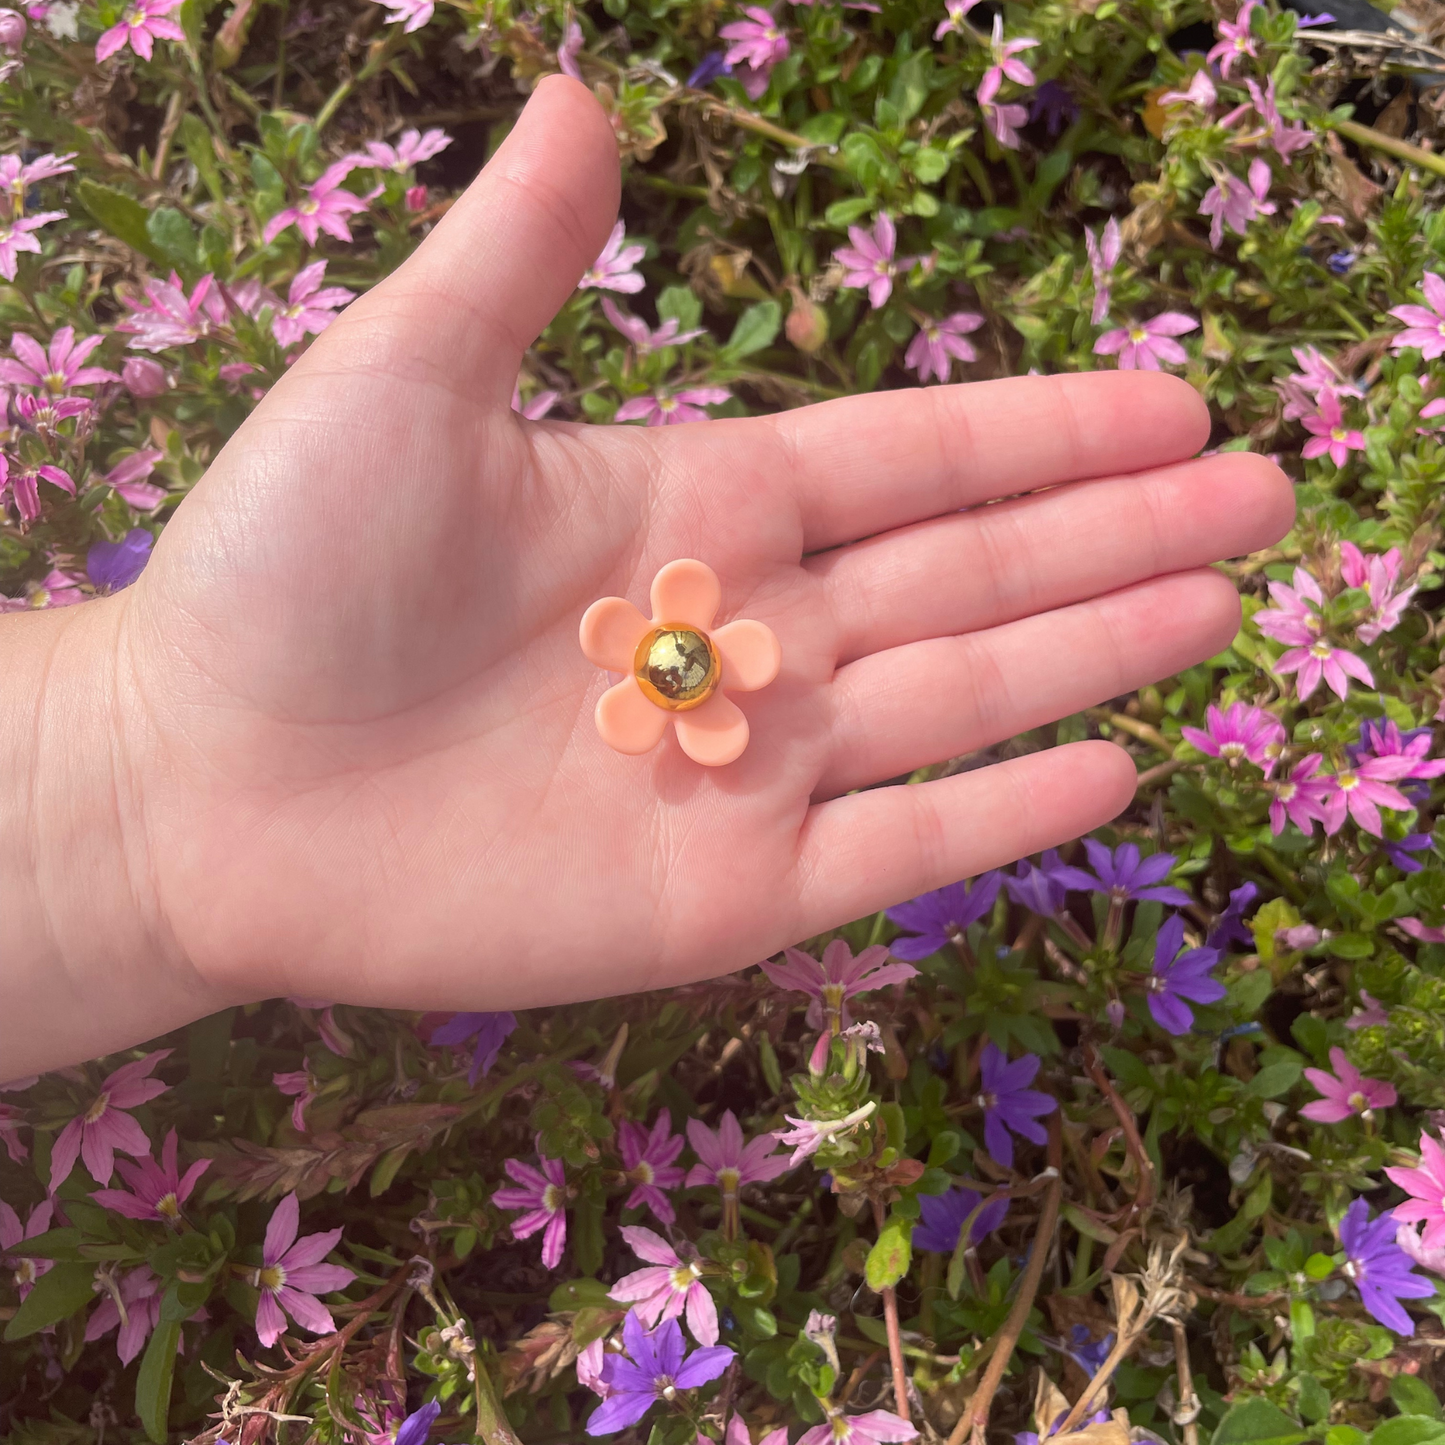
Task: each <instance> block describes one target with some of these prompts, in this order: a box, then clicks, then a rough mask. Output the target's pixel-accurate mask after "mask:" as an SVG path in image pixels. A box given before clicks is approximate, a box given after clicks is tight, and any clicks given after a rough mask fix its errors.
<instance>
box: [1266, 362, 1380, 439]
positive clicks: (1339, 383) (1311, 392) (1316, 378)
mask: <svg viewBox="0 0 1445 1445" xmlns="http://www.w3.org/2000/svg"><path fill="white" fill-rule="evenodd" d="M1294 359H1295V361H1296V362H1297V363H1298V365H1299V368H1300V369H1299V371H1297V372H1291V373H1290V374H1289V375H1288V376H1285V377H1282V378H1281V379H1280V380H1278V381H1276V382H1275V383H1274V385H1275V389H1276V390H1277V391H1278V392H1279V394H1280V396H1281V397H1282V398H1283V399H1284V419H1285V420H1286V421H1299V420H1300V419H1301V418H1302V417H1306V416H1310V415H1312V414H1313V413H1314V412H1315V411H1316V410H1317V408H1318V400H1317V398H1318V397H1319V394H1320V392H1321V391H1323V390H1325V388H1327V387H1328V388H1329V389H1330V390H1331V391H1333V392H1334V393H1335V395H1336V396H1363V395H1364V392H1362V391H1361V390H1360V388H1359V387H1357V386H1355V385H1353V384H1352V383H1351V382H1349V381H1347V380H1346V379H1345V378H1344V377H1343V376H1342V375H1341V374H1340V371H1339V368H1338V367H1337V366H1335V364H1334V363H1333V362H1332V361H1328V360H1326V359H1325V358H1324V357H1323V356H1321V355H1320V353H1319V352H1318V351H1316V350H1315V348H1314V347H1313V346H1296V347H1295V348H1294Z"/></svg>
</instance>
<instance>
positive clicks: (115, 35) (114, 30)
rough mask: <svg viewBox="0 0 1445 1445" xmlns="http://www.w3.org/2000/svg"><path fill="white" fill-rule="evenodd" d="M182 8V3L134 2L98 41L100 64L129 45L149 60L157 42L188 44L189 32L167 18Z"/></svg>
mask: <svg viewBox="0 0 1445 1445" xmlns="http://www.w3.org/2000/svg"><path fill="white" fill-rule="evenodd" d="M180 4H181V0H132V3H131V4H129V5H127V6H126V7H125V9H124V10H123V11H122V12H121V17H120V19H119V20H118V21H117V22H116V23H115V24H114V25H112V26H111V27H110V29H109V30H107V31H106V32H105V33H104V34H103V35H102V36H101V37H100V39H99V40H97V41H96V43H95V58H96V61H97V63H98V62H100V61H102V60H109V59H110V57H111V56H112V55H114V54H115V53H116V51H117V50H124V49H125V47H126V46H127V45H129V46H130V48H131V49H132V50H133V51H135V53H136V54H137V55H139V56H140V58H141V59H142V60H149V59H150V58H151V55H152V54H153V53H154V51H155V44H156V41H157V40H184V39H185V38H186V32H185V31H184V30H182V29H181V27H180V26H179V25H177V24H176V22H175V21H174V20H168V19H166V18H165V17H166V16H168V15H169V14H170V13H171V11H172V10H175V9H177V8H178V7H179V6H180Z"/></svg>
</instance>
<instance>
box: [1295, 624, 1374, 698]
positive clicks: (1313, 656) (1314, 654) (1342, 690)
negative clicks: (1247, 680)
mask: <svg viewBox="0 0 1445 1445" xmlns="http://www.w3.org/2000/svg"><path fill="white" fill-rule="evenodd" d="M1274 670H1275V671H1276V672H1277V673H1280V674H1281V675H1284V674H1287V673H1291V672H1295V673H1298V674H1299V676H1298V677H1296V679H1295V692H1296V695H1297V696H1298V698H1299V700H1300V701H1301V702H1303V701H1304V700H1305V699H1306V698H1307V697H1309V696H1310V694H1311V693H1313V692H1314V690H1315V689H1316V688H1317V687H1318V686H1319V685H1320V680H1321V679H1323V680H1324V681H1325V682H1327V683H1328V684H1329V686H1330V691H1331V692H1333V693H1334V694H1335V696H1336V697H1340V698H1342V697H1344V696H1345V694H1346V693H1347V692H1348V691H1349V690H1350V684H1349V682H1348V681H1346V677H1345V674H1346V673H1348V674H1349V676H1350V677H1353V678H1354V679H1355V681H1356V682H1362V683H1364V684H1365V686H1366V687H1374V685H1375V678H1374V674H1373V673H1372V672H1371V671H1370V668H1369V664H1368V663H1366V662H1365V661H1364V660H1363V659H1362V658H1358V657H1356V656H1355V654H1354V653H1353V652H1349V651H1347V650H1346V649H1345V648H1343V647H1336V646H1334V645H1333V644H1332V643H1329V642H1326V641H1325V640H1324V638H1322V637H1321V638H1317V639H1316V640H1315V641H1314V642H1312V643H1310V645H1309V646H1308V647H1292V648H1290V649H1289V651H1287V652H1285V653H1283V654H1282V655H1281V656H1280V659H1279V661H1278V662H1277V663H1275V665H1274Z"/></svg>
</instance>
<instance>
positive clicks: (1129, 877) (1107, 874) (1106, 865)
mask: <svg viewBox="0 0 1445 1445" xmlns="http://www.w3.org/2000/svg"><path fill="white" fill-rule="evenodd" d="M1084 851H1085V852H1086V853H1087V854H1088V855H1089V862H1090V864H1092V866H1093V869H1094V871H1093V873H1086V872H1085V871H1084V870H1083V869H1082V868H1070V867H1068V866H1066V865H1060V866H1059V867H1058V868H1056V869H1055V870H1054V876H1055V877H1056V878H1057V879H1058V880H1059V881H1060V882H1061V883H1063V884H1064V885H1065V887H1068V888H1080V889H1083V890H1085V891H1086V892H1090V893H1107V894H1108V895H1109V901H1110V902H1111V903H1114V904H1123V903H1128V902H1130V901H1134V902H1145V901H1147V902H1151V903H1172V904H1174V905H1175V906H1176V907H1178V908H1184V907H1187V906H1188V905H1189V904H1191V903H1193V902H1194V900H1193V898H1191V897H1190V896H1189V894H1187V893H1186V892H1185V891H1184V890H1183V889H1182V888H1175V887H1172V886H1170V885H1164V886H1162V887H1161V886H1160V884H1161V883H1162V881H1163V880H1164V879H1165V878H1167V877H1168V876H1169V873H1170V870H1171V869H1172V868H1173V867H1174V864H1175V862H1176V861H1177V860H1176V858H1175V857H1174V855H1173V854H1172V853H1154V854H1152V855H1151V856H1150V857H1148V858H1144V859H1142V860H1141V858H1140V857H1139V847H1138V845H1137V844H1136V843H1121V844H1120V845H1119V847H1118V848H1117V849H1115V850H1114V851H1113V852H1110V851H1109V849H1108V848H1106V847H1105V846H1104V844H1102V843H1100V842H1099V841H1098V839H1097V838H1085V839H1084Z"/></svg>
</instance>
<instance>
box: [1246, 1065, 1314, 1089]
mask: <svg viewBox="0 0 1445 1445" xmlns="http://www.w3.org/2000/svg"><path fill="white" fill-rule="evenodd" d="M1303 1071H1304V1064H1303V1063H1302V1062H1301V1061H1300V1060H1299V1059H1283V1060H1281V1061H1280V1062H1279V1063H1277V1064H1267V1065H1266V1066H1265V1067H1264V1068H1262V1069H1261V1070H1260V1071H1259V1072H1258V1073H1257V1074H1256V1075H1255V1076H1254V1077H1253V1078H1252V1079H1251V1080H1250V1081H1249V1085H1248V1088H1247V1090H1246V1092H1248V1093H1250V1094H1253V1095H1254V1097H1255V1098H1256V1099H1277V1098H1279V1096H1280V1095H1281V1094H1287V1093H1289V1091H1290V1090H1291V1089H1292V1088H1294V1086H1295V1084H1296V1083H1298V1082H1299V1076H1300V1074H1301V1073H1302V1072H1303Z"/></svg>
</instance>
